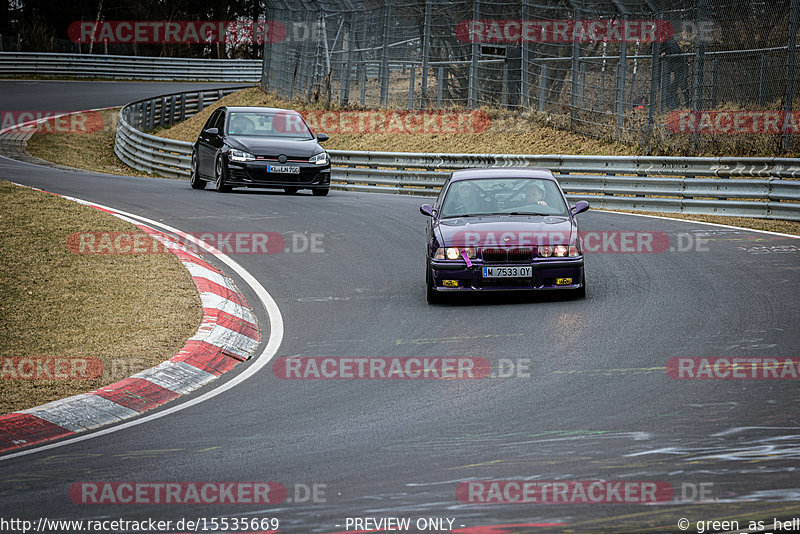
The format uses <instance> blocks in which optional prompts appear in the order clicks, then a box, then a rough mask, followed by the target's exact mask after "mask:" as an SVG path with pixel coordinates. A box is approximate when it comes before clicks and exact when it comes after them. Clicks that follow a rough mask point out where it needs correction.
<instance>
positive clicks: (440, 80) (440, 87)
mask: <svg viewBox="0 0 800 534" xmlns="http://www.w3.org/2000/svg"><path fill="white" fill-rule="evenodd" d="M443 92H444V67H442V66H439V76H438V80H437V84H436V107H437V108H440V107H442V93H443Z"/></svg>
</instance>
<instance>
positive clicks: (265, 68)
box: [181, 5, 272, 120]
mask: <svg viewBox="0 0 800 534" xmlns="http://www.w3.org/2000/svg"><path fill="white" fill-rule="evenodd" d="M264 20H270V19H269V6H268V5H265V6H264ZM267 31H268V30H267V25H266V24H264V32H265V35H264V54H263V55H264V58H263V59H262V60H261V82H260V84H259V85H260V86H261V90H262V91H264V92H265V93H266V92H267V91H268V90H269V70H270V67H271V66H272V63H271V62H272V44H271V43H270V39H269V38H270V36H269V34H267ZM181 102H185V99H182V100H181ZM184 112H185V109H184V106H181V113H184ZM181 120H182V119H181Z"/></svg>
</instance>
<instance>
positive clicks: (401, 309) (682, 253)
mask: <svg viewBox="0 0 800 534" xmlns="http://www.w3.org/2000/svg"><path fill="white" fill-rule="evenodd" d="M179 85H180V86H189V85H192V84H157V83H153V84H149V83H97V82H93V83H81V82H33V81H15V82H8V81H5V82H0V92H2V95H3V98H2V104H1V106H2V107H3V108H4V110H12V109H15V110H20V109H34V110H51V109H57V110H67V109H87V108H95V107H103V106H111V105H121V104H124V103H126V102H129V101H132V100H135V99H138V98H143V97H146V96H150V95H154V94H161V93H164V92H173V91H177V90H180V89H176V87H178V86H179ZM193 85H194V86H196V87H201V86H202V87H212V86H224V85H225V84H193ZM0 178H2V179H6V180H11V181H14V182H19V183H23V184H27V185H31V186H36V187H41V188H43V189H45V190H48V191H52V192H56V193H61V194H66V195H71V196H75V197H78V198H82V199H85V200H90V201H94V202H97V203H100V204H104V205H107V206H111V207H114V208H118V209H120V210H124V211H128V212H132V213H135V214H138V215H141V216H143V217H148V218H150V219H154V220H156V221H160V222H163V223H165V224H168V225H170V226H173V227H176V228H178V229H180V230H183V231H186V232H264V231H269V232H279V233H281V234H283V235H284V236H293V235H302V236H304V237H296V238H295V237H292V238H291V239H290V238H288V237H287V248H288V251H287V252H282V253H277V254H249V255H244V254H242V255H235V256H232V257H233V258H234V259H235V260H236V261H237V262H239V264H240V265H242V266H243V267H244V268H245V269H247V271H249V272H250V273H251V274H252V275H253V276H255V277H256V278H257V279H258V281H260V283H261V284H262V285H263V286H264V287H265V288H266V289H267V291H268V292H269V293H270V295H272V297H273V298H274V299H275V301H276V302H277V304H278V306H279V308H280V312H281V314H282V316H283V321H284V328H285V332H284V337H283V342H282V344H281V345H280V348H279V350H278V353H277V355H276V358H280V357H289V356H293V357H298V356H306V357H311V356H318V357H325V356H334V357H340V356H342V357H374V356H388V357H424V358H433V357H451V358H455V357H465V356H470V357H478V358H485V359H487V360H489V362H491V363H492V368H493V369H497V368H498V367H501V366H502V368H504V369H506V370H507V368H508V367H509V362H511V363H514V364H516V365H517V366H518V365H519V364H522V365H523V369H520V368H519V367H517V368H516V369H515V371H519V372H515V373H514V376H511V377H491V378H485V379H475V380H457V379H454V380H358V379H352V380H346V379H342V380H286V379H280V378H278V377H276V376H275V374H273V372H272V365H271V364H268V365H267V366H265V367H264V368H263V370H262V371H261V372H259V373H258V374H256V375H255V376H253V377H251V378H249V379H248V380H246V381H245V382H243V383H242V384H240V385H239V386H237V387H235V388H233V389H231V390H229V391H226V392H224V393H222V394H220V395H219V396H217V397H214V398H213V399H211V400H209V401H206V402H203V403H200V404H196V405H194V406H191V407H188V408H186V409H184V410H181V411H178V412H177V413H174V414H171V415H169V416H166V417H163V418H159V419H155V420H152V421H148V422H146V423H144V424H141V425H137V426H132V427H130V428H126V429H124V430H120V431H118V432H113V433H108V434H104V435H101V436H98V437H96V438H93V439H88V440H85V441H81V442H79V443H74V444H68V445H65V446H62V447H57V448H51V449H48V450H44V451H40V452H34V453H33V454H27V455H24V456H19V457H15V458H11V459H4V460H2V461H0V464H1V466H0V517H3V518H9V517H21V518H25V519H31V520H37V519H38V518H40V517H46V518H48V519H115V518H121V519H127V520H141V519H145V518H154V519H156V520H172V521H175V520H178V519H180V518H182V517H185V518H191V519H196V518H198V517H206V518H210V517H212V516H218V517H229V518H231V517H246V518H272V517H274V518H278V519H279V520H280V530H281V531H282V532H319V533H328V532H339V531H345V530H346V526H349V525H347V524H346V520H347V518H348V517H350V518H353V517H361V518H364V517H375V518H385V517H406V518H411V522H412V524H413V523H414V522H415V521H417V519H418V518H450V519H454V522H453V524H452V525H453V526H452V528H453V529H461V531H462V532H472V533H473V534H475V533H478V532H481V533H484V534H485V533H489V532H509V533H510V532H562V531H571V532H679V530H678V521H679V520H680V519H681V518H686V519H688V520H689V521H690V522H691V527H690V529H689V531H690V532H697V531H698V530H699V529H698V528H697V527H696V522H697V521H701V520H715V519H716V520H720V521H721V520H733V519H739V520H742V519H744V518H749V517H752V516H759V517H762V516H763V517H766V518H770V521H771V518H773V517H777V518H782V519H787V520H788V519H791V518H793V517H800V503H798V501H799V500H800V484H798V480H800V477H798V472H797V466H798V459H800V420H798V413H800V391H799V390H798V387H797V386H798V382H797V381H796V380H748V379H741V380H705V379H703V380H677V379H673V378H671V377H670V376H668V374H667V372H666V371H665V366H666V365H667V362H668V360H669V359H670V358H677V357H706V358H714V357H727V358H733V357H771V358H787V357H797V356H800V354H798V346H800V329H798V322H799V321H798V319H800V306H798V304H799V303H800V298H799V297H798V295H800V243H798V241H797V240H796V239H792V238H787V237H780V236H774V235H768V234H760V233H757V232H754V231H749V230H735V229H729V228H721V227H715V226H709V225H701V224H694V223H688V222H681V221H673V220H664V219H657V218H647V217H639V216H631V215H624V214H614V213H603V212H597V211H589V212H588V213H585V214H583V215H581V216H580V221H581V225H582V230H583V231H585V232H587V231H592V232H594V231H596V232H623V231H625V232H663V233H664V234H666V235H667V236H669V243H670V246H671V247H672V249H673V250H671V251H670V250H665V251H663V252H655V253H623V252H619V253H603V252H597V253H594V254H589V255H587V259H586V272H587V278H588V295H587V297H586V299H585V300H568V299H561V298H558V297H547V298H545V297H534V298H513V299H511V298H506V297H502V298H498V297H493V298H481V299H476V300H467V299H458V300H456V301H453V302H451V303H448V304H444V305H437V306H429V305H427V304H426V302H425V286H424V266H423V265H424V264H423V260H424V249H423V246H424V224H425V217H423V216H422V215H420V214H419V213H418V207H419V205H420V204H421V203H423V202H424V201H425V199H422V198H409V197H405V196H394V195H384V194H366V193H365V194H362V193H350V192H343V191H331V194H330V196H328V197H313V196H311V194H310V192H305V193H300V194H298V195H286V194H283V193H282V192H267V191H243V192H239V191H235V192H234V193H231V194H224V195H220V194H217V193H215V192H214V191H212V190H203V191H195V190H192V189H190V187H189V185H188V183H187V182H184V181H178V180H169V179H158V178H132V177H118V176H107V175H97V174H91V173H86V172H73V171H65V170H59V169H54V168H49V167H39V166H35V165H32V164H29V163H21V162H16V161H12V160H9V159H6V158H0ZM607 235H609V234H607ZM659 235H661V234H659ZM312 236H314V238H315V239H317V244H318V245H320V246H319V247H317V248H316V249H315V250H318V251H317V252H312V251H311V247H310V245H304V244H305V243H306V241H305V240H306V239H310V238H311V237H312ZM701 239H702V240H705V241H701ZM292 249H294V250H292ZM209 261H211V262H213V263H217V264H218V265H221V264H220V263H219V262H217V261H216V260H215V258H213V257H211V258H210V260H209ZM228 274H229V275H231V276H233V273H232V272H230V271H228ZM235 280H236V281H237V284H239V287H240V288H241V289H242V290H243V291H244V292H245V294H246V296H247V297H248V299H249V300H250V302H251V303H252V304H253V305H254V307H255V310H254V311H255V313H256V316H257V317H258V319H259V321H260V324H261V326H262V329H263V331H264V334H265V337H266V335H268V334H269V322H268V320H267V315H266V313H265V311H264V309H263V308H261V307H260V306H259V305H258V299H257V298H256V296H255V295H254V294H253V292H252V291H251V290H250V289H249V288H248V287H247V286H246V285H245V284H244V283H241V281H240V279H238V278H235ZM97 327H98V328H102V327H103V326H102V325H97ZM263 344H264V343H263V342H262V346H263ZM260 352H261V351H260V350H259V351H258V352H257V354H258V353H260ZM252 362H253V360H251V361H250V362H248V363H245V364H243V365H240V366H238V367H237V368H236V370H235V371H234V372H232V373H229V374H228V375H225V377H223V378H221V379H220V380H218V381H217V382H215V383H213V384H212V385H210V386H208V387H211V388H213V387H218V386H219V383H224V382H226V381H228V380H230V379H231V378H232V377H234V376H236V375H238V374H239V373H241V372H242V371H243V370H245V369H246V368H247V366H248V365H252ZM525 365H527V370H525V369H524V366H525ZM206 389H208V388H203V389H201V390H199V391H198V392H195V394H193V395H189V396H187V397H184V398H182V399H181V400H180V401H178V402H185V400H187V399H192V398H194V397H197V396H198V395H200V394H202V393H203V392H204V391H205V390H206ZM167 406H172V404H168V405H167ZM475 480H479V481H505V480H516V481H520V480H526V481H534V482H536V481H539V482H542V481H595V480H605V481H619V482H630V481H656V482H659V483H666V484H668V485H671V487H672V488H674V496H673V498H672V499H671V500H670V501H669V502H660V503H649V504H641V503H637V502H626V503H586V502H577V501H574V500H568V501H567V502H558V503H554V504H542V503H491V504H484V503H475V502H462V500H460V499H459V498H458V496H457V494H456V489H457V487H459V483H462V482H468V481H475ZM85 481H115V482H130V483H135V482H140V483H141V482H203V481H214V482H260V481H274V482H279V483H281V484H283V486H285V487H286V488H287V490H288V495H287V500H285V501H284V502H282V503H280V504H278V505H274V506H272V505H266V506H265V505H257V506H254V505H248V504H238V503H237V504H230V503H224V504H212V505H207V504H204V505H198V504H169V505H165V504H135V505H132V504H112V505H108V504H96V505H87V504H75V503H73V502H72V500H71V499H70V496H69V489H70V487H71V485H72V484H74V483H76V482H85ZM313 485H318V486H317V487H318V489H319V490H320V491H321V492H322V491H324V494H322V493H319V494H318V495H317V498H316V499H310V498H309V499H306V498H305V497H306V494H305V490H304V488H306V487H312V486H313ZM701 490H702V491H704V492H705V495H704V496H703V498H701V497H700V496H699V494H700V491H701ZM314 500H315V501H316V502H311V501H314ZM297 501H301V502H297ZM444 524H445V525H447V522H445V523H444ZM769 524H770V525H771V523H769ZM488 525H532V526H513V527H507V528H505V529H500V528H498V529H494V530H492V529H478V528H472V529H471V530H470V527H481V526H488ZM537 525H538V526H537ZM546 525H550V526H546ZM746 526H747V523H746V522H744V523H740V524H739V530H743V529H744V528H746ZM186 530H188V529H185V528H184V529H183V530H180V531H186ZM364 530H366V529H364ZM719 530H723V529H719ZM168 531H169V532H177V531H179V530H176V529H175V528H174V527H173V528H171V529H170V530H168ZM350 531H351V532H352V531H353V527H352V526H351V527H350ZM376 531H378V532H382V531H381V530H376ZM434 531H436V532H439V531H440V530H434Z"/></svg>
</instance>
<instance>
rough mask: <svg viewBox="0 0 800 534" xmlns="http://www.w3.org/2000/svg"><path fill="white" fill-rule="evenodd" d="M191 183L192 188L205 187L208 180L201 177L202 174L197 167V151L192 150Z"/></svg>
mask: <svg viewBox="0 0 800 534" xmlns="http://www.w3.org/2000/svg"><path fill="white" fill-rule="evenodd" d="M189 185H191V186H192V189H205V187H206V182H205V180H201V179H200V174H199V172H198V169H197V151H196V150H192V170H191V173H190V174H189Z"/></svg>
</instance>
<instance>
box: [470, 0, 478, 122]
mask: <svg viewBox="0 0 800 534" xmlns="http://www.w3.org/2000/svg"><path fill="white" fill-rule="evenodd" d="M479 18H480V0H472V20H478V19H479ZM480 53H481V45H480V44H479V43H472V58H471V59H472V62H471V64H470V67H469V100H468V102H467V106H468V107H469V108H470V109H474V108H475V106H476V104H477V102H478V55H479V54H480Z"/></svg>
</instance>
